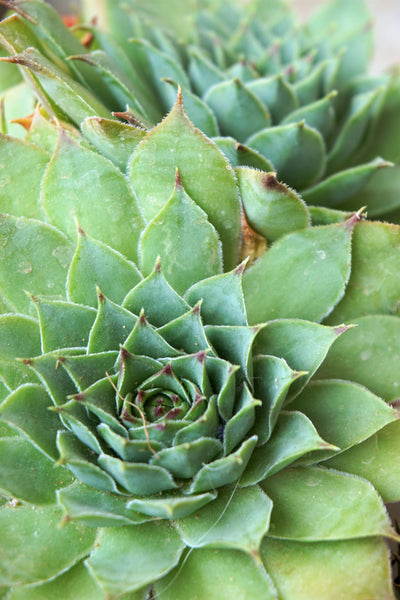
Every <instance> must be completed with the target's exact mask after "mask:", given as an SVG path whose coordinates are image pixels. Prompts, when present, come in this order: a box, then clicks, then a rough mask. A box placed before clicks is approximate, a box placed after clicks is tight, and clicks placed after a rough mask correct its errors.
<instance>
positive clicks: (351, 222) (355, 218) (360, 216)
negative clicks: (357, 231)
mask: <svg viewBox="0 0 400 600" xmlns="http://www.w3.org/2000/svg"><path fill="white" fill-rule="evenodd" d="M365 209H366V207H365V206H363V207H362V208H360V210H358V211H357V212H355V213H354V214H352V215H351V217H350V218H349V219H347V221H344V223H343V225H344V226H345V227H348V228H349V229H353V228H354V227H355V225H357V223H359V222H360V221H363V220H364V219H365V218H366V213H365Z"/></svg>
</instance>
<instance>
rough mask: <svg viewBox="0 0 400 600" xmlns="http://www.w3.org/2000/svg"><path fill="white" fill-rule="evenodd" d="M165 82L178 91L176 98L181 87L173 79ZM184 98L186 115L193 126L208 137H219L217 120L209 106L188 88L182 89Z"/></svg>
mask: <svg viewBox="0 0 400 600" xmlns="http://www.w3.org/2000/svg"><path fill="white" fill-rule="evenodd" d="M165 82H166V84H168V85H170V86H173V88H174V89H175V90H176V91H175V97H176V93H177V92H178V87H179V86H178V84H177V83H176V82H175V81H172V80H171V79H166V80H165ZM182 98H183V103H184V105H185V111H186V114H187V116H188V117H189V119H190V120H191V121H192V123H193V125H194V126H195V127H198V128H199V129H201V131H202V132H203V133H204V134H205V135H207V136H208V137H214V136H217V135H219V129H218V124H217V121H216V118H215V116H214V113H213V112H212V110H211V109H210V108H209V107H208V106H207V104H206V103H205V102H203V100H201V99H200V98H199V97H198V96H196V95H195V94H192V93H191V92H190V91H189V90H188V89H186V88H182Z"/></svg>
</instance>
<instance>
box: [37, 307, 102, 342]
mask: <svg viewBox="0 0 400 600" xmlns="http://www.w3.org/2000/svg"><path fill="white" fill-rule="evenodd" d="M32 300H33V302H34V304H35V308H36V309H37V312H38V315H39V323H40V334H41V339H42V352H51V351H52V350H57V349H59V348H71V347H72V348H73V347H82V346H86V344H87V341H88V337H89V332H90V329H91V327H92V325H93V322H94V320H95V318H96V311H95V310H94V309H93V308H91V307H89V306H84V305H83V304H73V303H72V302H64V301H60V300H47V299H46V298H35V297H33V298H32ZM106 349H107V348H106Z"/></svg>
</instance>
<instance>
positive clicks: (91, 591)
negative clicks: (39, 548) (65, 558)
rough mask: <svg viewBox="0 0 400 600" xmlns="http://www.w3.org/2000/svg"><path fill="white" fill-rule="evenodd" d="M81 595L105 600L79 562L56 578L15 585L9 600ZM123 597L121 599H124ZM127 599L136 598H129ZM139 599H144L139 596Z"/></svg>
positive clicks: (58, 599) (63, 599)
mask: <svg viewBox="0 0 400 600" xmlns="http://www.w3.org/2000/svg"><path fill="white" fill-rule="evenodd" d="M79 595H81V596H82V598H85V600H99V599H101V600H103V594H102V591H101V589H100V586H99V585H98V584H97V583H96V582H95V581H94V579H93V578H92V577H91V576H90V574H89V573H88V570H87V569H86V568H85V566H84V565H83V564H82V563H81V562H79V563H77V564H76V565H75V566H73V567H72V568H71V569H69V570H68V571H66V572H65V573H62V574H61V575H59V576H58V577H56V578H55V579H51V580H50V581H44V582H40V583H38V584H37V585H34V586H18V587H15V588H14V589H13V590H12V591H11V592H10V595H9V600H43V598H52V600H76V598H79ZM124 599H125V596H124V598H122V599H121V600H124ZM126 600H136V598H132V599H131V598H130V597H129V598H127V599H126ZM137 600H143V596H142V598H140V597H139V596H138V598H137Z"/></svg>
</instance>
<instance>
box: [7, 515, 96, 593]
mask: <svg viewBox="0 0 400 600" xmlns="http://www.w3.org/2000/svg"><path fill="white" fill-rule="evenodd" d="M61 518H62V511H61V509H60V508H58V507H55V506H48V507H44V508H34V507H32V506H29V505H19V506H17V507H8V506H6V507H3V508H2V509H1V511H0V532H1V536H0V539H1V544H0V553H1V561H0V583H1V585H15V584H29V583H35V582H39V581H43V580H44V579H50V578H52V577H56V576H57V575H58V574H60V573H61V572H62V571H65V570H66V569H68V568H70V567H72V566H73V565H74V564H76V563H77V562H78V561H79V560H80V559H81V558H83V557H84V556H86V555H87V554H88V552H90V549H91V547H92V546H93V543H94V541H95V531H94V530H91V529H87V528H86V527H84V526H82V525H76V524H73V523H66V524H64V526H63V527H62V528H60V527H59V524H60V520H61ZM10 540H13V543H12V544H10Z"/></svg>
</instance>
